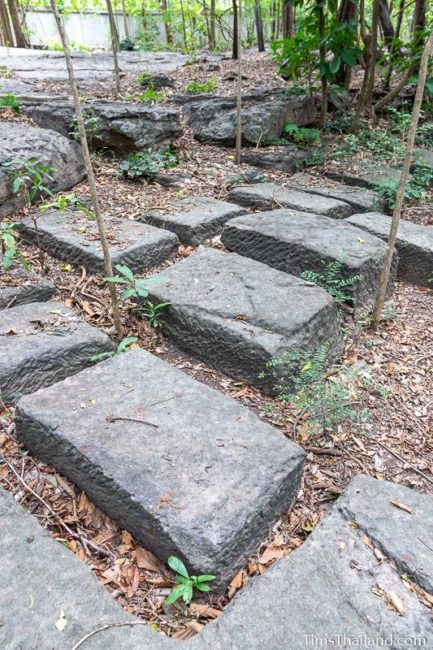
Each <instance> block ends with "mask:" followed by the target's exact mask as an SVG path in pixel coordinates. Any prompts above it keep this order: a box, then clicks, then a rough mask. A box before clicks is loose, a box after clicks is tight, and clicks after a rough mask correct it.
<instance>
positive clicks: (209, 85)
mask: <svg viewBox="0 0 433 650" xmlns="http://www.w3.org/2000/svg"><path fill="white" fill-rule="evenodd" d="M217 87H218V84H217V82H216V79H208V80H207V81H204V82H203V83H199V82H198V81H190V82H189V84H188V85H187V86H186V88H185V90H186V92H187V93H188V94H189V95H199V94H200V93H214V92H215V91H216V89H217Z"/></svg>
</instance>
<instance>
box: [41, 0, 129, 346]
mask: <svg viewBox="0 0 433 650" xmlns="http://www.w3.org/2000/svg"><path fill="white" fill-rule="evenodd" d="M50 4H51V9H52V11H53V14H54V18H55V20H56V24H57V29H58V31H59V35H60V39H61V41H62V45H63V49H64V53H65V59H66V68H67V70H68V77H69V84H70V86H71V91H72V96H73V99H74V108H75V116H76V119H77V126H78V132H79V134H80V142H81V148H82V150H83V158H84V164H85V166H86V172H87V179H88V181H89V186H90V194H91V197H92V203H93V212H94V214H95V218H96V222H97V224H98V230H99V237H100V240H101V245H102V252H103V254H104V270H105V274H106V276H108V277H112V276H113V266H112V264H111V257H110V250H109V248H108V242H107V237H106V233H105V223H104V217H103V216H102V214H101V210H100V207H99V200H98V192H97V189H96V183H95V177H94V174H93V168H92V161H91V159H90V153H89V145H88V143H87V137H86V129H85V127H84V120H83V113H82V110H81V101H80V96H79V94H78V88H77V84H76V81H75V74H74V66H73V64H72V56H71V48H70V46H69V39H68V37H67V35H66V31H65V28H64V25H63V21H62V18H61V16H60V13H59V10H58V8H57V5H56V0H50ZM108 287H109V290H110V296H111V306H112V311H113V320H114V326H115V328H116V333H117V336H118V337H119V338H120V339H121V338H123V327H122V322H121V320H120V313H119V305H118V302H117V293H116V286H115V285H114V284H113V283H112V282H109V283H108Z"/></svg>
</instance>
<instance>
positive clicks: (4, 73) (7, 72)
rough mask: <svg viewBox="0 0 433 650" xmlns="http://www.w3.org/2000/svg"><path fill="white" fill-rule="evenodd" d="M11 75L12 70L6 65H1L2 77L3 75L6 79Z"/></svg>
mask: <svg viewBox="0 0 433 650" xmlns="http://www.w3.org/2000/svg"><path fill="white" fill-rule="evenodd" d="M11 76H12V72H11V71H10V69H9V68H8V67H7V66H5V65H0V77H3V78H4V79H8V78H9V77H11Z"/></svg>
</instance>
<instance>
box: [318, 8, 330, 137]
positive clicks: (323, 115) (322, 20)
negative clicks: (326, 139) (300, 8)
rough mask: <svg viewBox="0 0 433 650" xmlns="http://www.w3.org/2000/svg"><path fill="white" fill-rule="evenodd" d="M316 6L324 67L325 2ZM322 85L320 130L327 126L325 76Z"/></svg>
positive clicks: (321, 79) (320, 51) (326, 83)
mask: <svg viewBox="0 0 433 650" xmlns="http://www.w3.org/2000/svg"><path fill="white" fill-rule="evenodd" d="M316 4H317V22H318V28H319V36H320V47H319V58H320V65H321V66H323V65H325V64H326V45H325V36H326V25H325V10H324V6H323V0H316ZM320 84H321V87H322V98H321V105H320V128H323V125H324V124H325V121H326V115H327V113H328V80H327V79H326V77H325V75H323V74H321V75H320Z"/></svg>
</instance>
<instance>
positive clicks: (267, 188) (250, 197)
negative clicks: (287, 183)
mask: <svg viewBox="0 0 433 650" xmlns="http://www.w3.org/2000/svg"><path fill="white" fill-rule="evenodd" d="M227 200H228V201H231V202H232V203H237V204H238V205H243V206H245V207H247V208H253V209H254V210H274V209H276V208H291V209H293V210H302V211H304V212H312V213H314V214H324V215H326V216H328V217H333V218H334V219H344V218H345V217H349V216H350V215H351V214H353V209H352V208H351V207H350V205H349V204H348V203H344V202H343V201H339V200H337V199H334V198H330V197H325V196H319V195H317V196H316V195H312V194H308V193H307V192H300V191H298V190H293V189H288V188H285V187H281V185H277V184H276V183H256V184H255V185H248V186H239V187H234V188H233V189H232V190H230V192H229V193H228V195H227Z"/></svg>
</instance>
